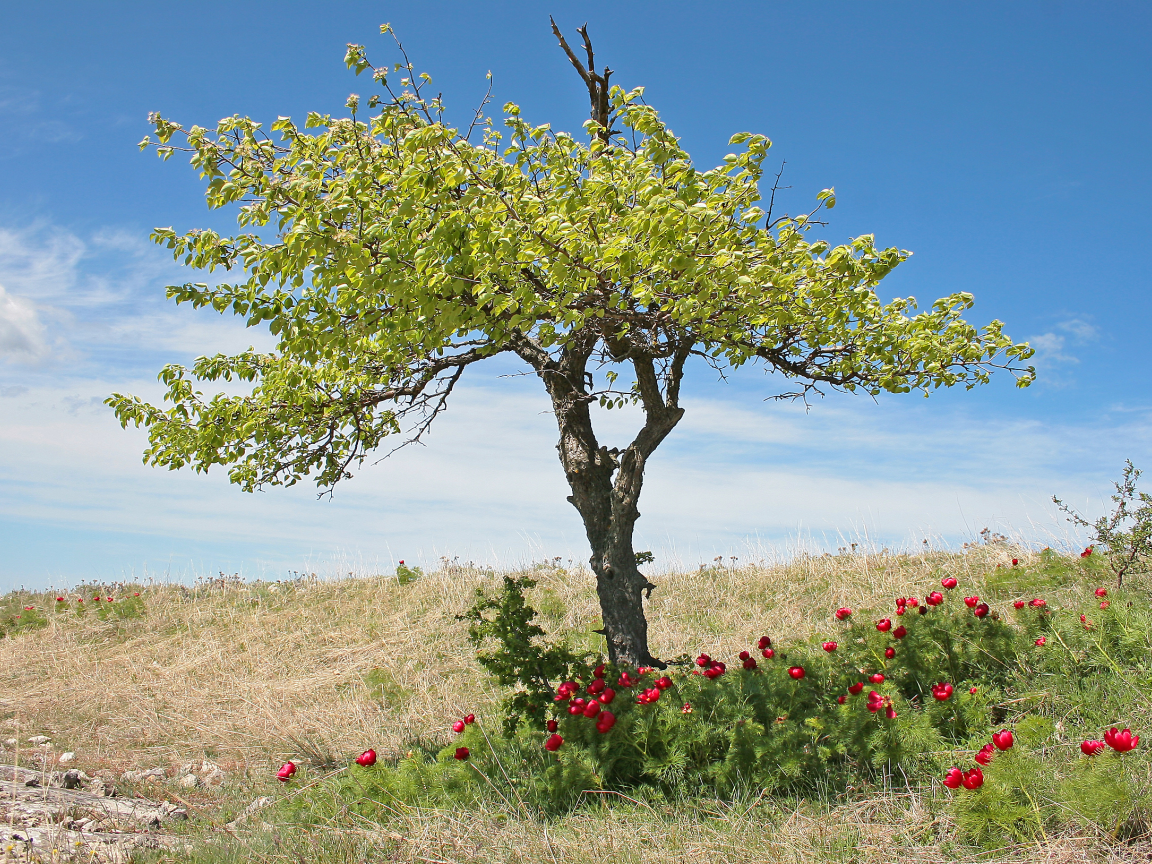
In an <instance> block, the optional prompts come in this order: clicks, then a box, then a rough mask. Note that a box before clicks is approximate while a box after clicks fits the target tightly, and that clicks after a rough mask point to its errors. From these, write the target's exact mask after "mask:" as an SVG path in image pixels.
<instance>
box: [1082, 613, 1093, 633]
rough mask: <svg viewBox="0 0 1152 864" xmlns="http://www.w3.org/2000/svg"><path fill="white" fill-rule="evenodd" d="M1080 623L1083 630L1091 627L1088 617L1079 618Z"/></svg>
mask: <svg viewBox="0 0 1152 864" xmlns="http://www.w3.org/2000/svg"><path fill="white" fill-rule="evenodd" d="M1080 623H1081V624H1083V625H1084V629H1085V630H1087V629H1088V628H1089V627H1091V626H1092V622H1091V621H1089V620H1088V617H1087V616H1086V615H1081V616H1080Z"/></svg>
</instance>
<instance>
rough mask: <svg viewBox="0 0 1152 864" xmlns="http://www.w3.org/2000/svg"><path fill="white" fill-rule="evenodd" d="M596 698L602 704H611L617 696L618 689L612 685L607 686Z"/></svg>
mask: <svg viewBox="0 0 1152 864" xmlns="http://www.w3.org/2000/svg"><path fill="white" fill-rule="evenodd" d="M596 698H597V699H599V700H600V704H601V705H610V704H611V703H612V700H613V699H615V698H616V691H615V690H613V689H612V688H611V687H605V688H604V690H603V692H602V693H600V695H599V696H597V697H596Z"/></svg>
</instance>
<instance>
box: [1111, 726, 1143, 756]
mask: <svg viewBox="0 0 1152 864" xmlns="http://www.w3.org/2000/svg"><path fill="white" fill-rule="evenodd" d="M1104 743H1105V744H1107V745H1108V746H1109V747H1111V748H1112V749H1113V750H1115V751H1116V752H1117V753H1127V752H1128V751H1129V750H1134V749H1136V745H1137V744H1139V743H1140V736H1139V735H1133V734H1132V733H1131V732H1130V731H1128V730H1127V729H1125V730H1124V731H1123V732H1117V731H1116V727H1115V726H1113V727H1112V728H1111V729H1109V730H1108V731H1107V732H1105V733H1104Z"/></svg>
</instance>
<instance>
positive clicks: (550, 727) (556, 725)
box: [544, 720, 560, 732]
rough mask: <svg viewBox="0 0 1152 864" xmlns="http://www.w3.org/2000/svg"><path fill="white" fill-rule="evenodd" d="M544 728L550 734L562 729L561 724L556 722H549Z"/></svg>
mask: <svg viewBox="0 0 1152 864" xmlns="http://www.w3.org/2000/svg"><path fill="white" fill-rule="evenodd" d="M544 728H545V729H547V730H548V731H549V732H555V731H556V730H557V729H558V728H560V724H559V723H557V722H556V721H555V720H549V721H548V722H547V723H545V724H544Z"/></svg>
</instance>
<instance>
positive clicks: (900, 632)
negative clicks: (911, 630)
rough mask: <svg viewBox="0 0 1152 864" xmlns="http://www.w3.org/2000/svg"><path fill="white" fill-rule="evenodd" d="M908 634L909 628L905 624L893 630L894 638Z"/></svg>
mask: <svg viewBox="0 0 1152 864" xmlns="http://www.w3.org/2000/svg"><path fill="white" fill-rule="evenodd" d="M907 635H908V628H907V627H905V626H904V625H903V624H901V625H900V626H899V627H897V628H896V629H895V630H893V631H892V638H893V639H903V638H904V637H905V636H907Z"/></svg>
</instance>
